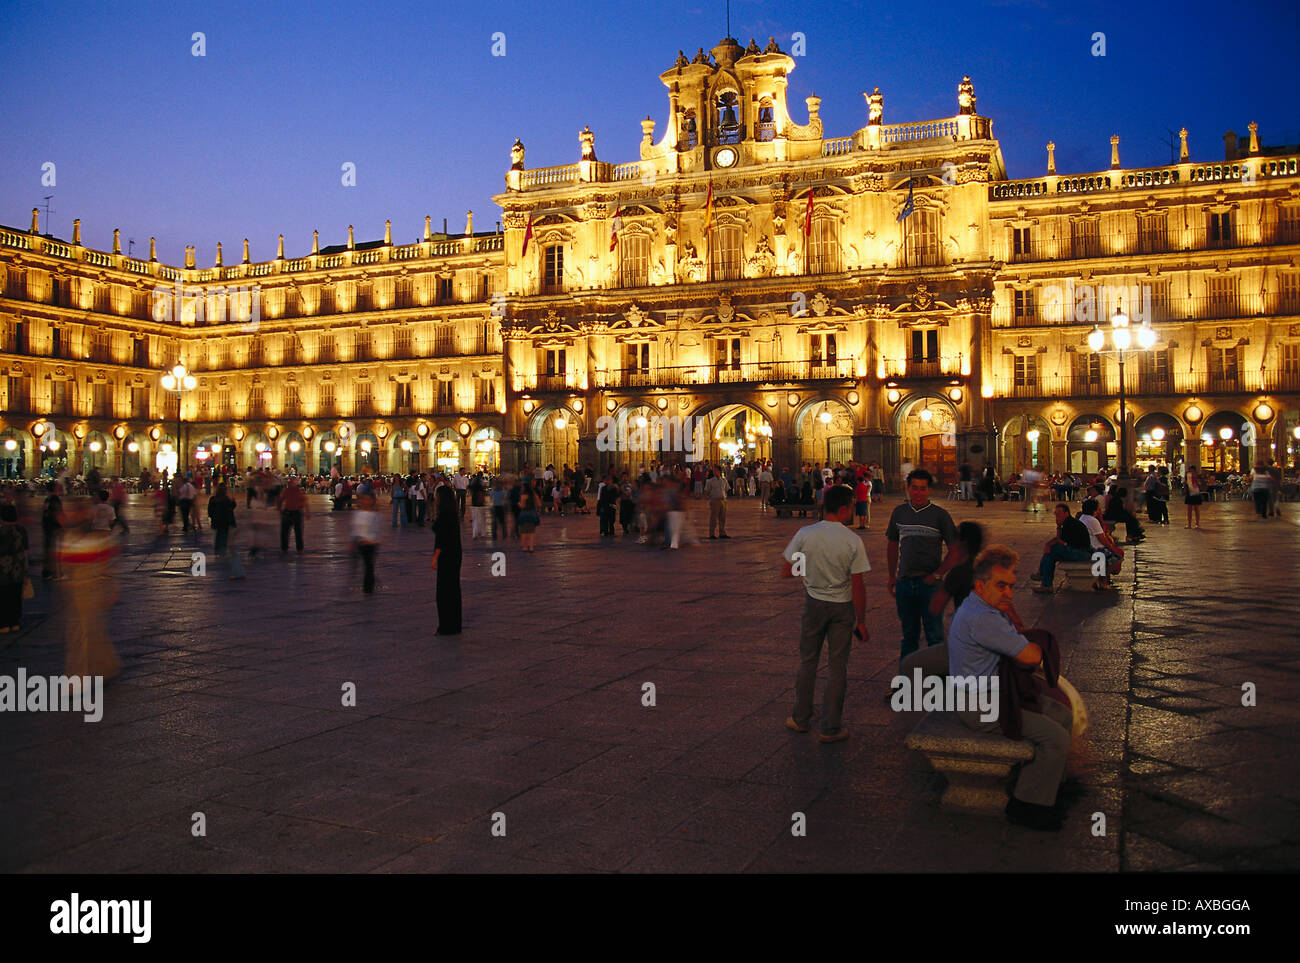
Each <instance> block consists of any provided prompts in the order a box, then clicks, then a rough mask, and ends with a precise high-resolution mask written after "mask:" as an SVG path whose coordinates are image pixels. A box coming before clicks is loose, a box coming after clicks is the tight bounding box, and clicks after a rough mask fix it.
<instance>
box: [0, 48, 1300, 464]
mask: <svg viewBox="0 0 1300 963" xmlns="http://www.w3.org/2000/svg"><path fill="white" fill-rule="evenodd" d="M793 69H795V60H794V59H793V58H792V57H790V56H788V55H787V54H786V53H784V52H782V51H781V50H780V49H779V47H778V46H777V44H775V43H774V42H769V44H768V45H767V46H766V47H760V46H759V45H757V44H755V43H753V42H752V41H751V42H750V44H749V45H748V47H742V46H741V45H740V44H738V43H736V42H735V41H734V40H730V39H728V40H724V41H722V42H721V43H719V44H718V45H717V46H716V47H714V48H713V49H712V51H711V52H710V53H705V52H704V51H703V50H700V51H699V52H698V53H697V54H696V55H695V56H694V57H693V58H688V57H687V56H685V55H684V54H679V56H678V58H677V60H676V62H675V63H674V64H673V65H672V66H671V67H670V68H669V69H668V70H666V71H665V72H664V73H663V74H662V75H661V78H660V79H661V80H662V81H663V83H664V85H665V87H666V89H667V94H668V112H667V116H666V119H665V120H664V122H663V126H662V128H661V129H659V130H658V133H656V129H657V128H658V127H659V125H658V124H657V123H656V122H655V121H654V120H652V119H651V118H646V119H645V120H643V121H641V131H642V142H641V148H640V157H639V158H638V159H636V160H632V161H629V162H626V163H609V162H606V161H601V160H599V159H598V157H597V152H596V136H595V134H594V133H593V132H592V131H591V130H590V129H584V130H583V131H581V132H578V138H577V140H578V143H577V148H578V151H577V158H578V159H577V160H576V161H575V162H573V163H569V164H565V165H562V166H558V167H543V168H536V169H529V168H528V167H527V166H526V165H525V157H524V153H525V152H524V145H523V144H522V143H521V142H520V141H518V140H516V141H515V145H514V147H513V149H512V150H511V166H510V169H509V171H508V172H507V174H506V177H505V181H506V187H505V190H504V191H503V192H502V193H501V194H499V195H497V196H496V197H495V198H494V200H495V201H496V203H497V204H498V205H499V206H500V207H501V208H502V210H503V216H502V222H501V223H502V225H503V227H504V230H503V231H501V232H500V233H496V232H488V233H484V232H477V233H476V232H475V231H474V230H473V225H472V223H468V224H467V225H466V230H465V232H464V233H463V234H461V235H456V236H450V235H447V234H446V233H445V230H444V232H442V233H438V234H435V233H433V232H432V230H431V228H430V226H429V223H428V220H427V219H426V227H425V232H424V237H423V239H422V240H420V241H418V242H416V243H413V244H406V245H401V244H394V243H392V239H391V237H390V236H388V231H386V232H385V238H384V240H382V241H375V242H366V243H354V241H353V240H352V237H351V230H349V238H348V241H347V243H346V244H345V245H338V246H337V247H326V248H323V249H319V247H318V244H316V243H313V246H312V251H311V253H310V254H308V255H306V256H304V257H296V258H286V257H285V256H284V250H283V240H281V242H280V249H279V251H278V252H277V256H276V257H275V258H274V259H273V260H269V261H261V262H253V261H252V260H251V259H250V257H249V252H248V245H247V242H245V244H244V250H243V252H242V257H240V258H232V259H231V260H232V262H233V261H237V262H238V263H231V264H229V265H227V264H223V263H222V256H221V252H220V249H218V251H217V258H216V262H217V263H216V264H215V265H214V266H213V267H210V268H204V269H200V268H198V267H197V266H196V265H195V255H194V253H193V251H192V250H191V251H190V252H188V253H187V257H186V264H185V265H184V266H179V267H173V266H168V265H163V264H160V263H159V262H158V261H157V260H156V259H155V258H154V257H153V252H152V250H151V252H150V257H149V258H148V259H147V260H145V259H138V258H133V257H130V256H126V255H123V254H122V253H121V251H120V245H119V244H118V243H117V242H116V241H115V243H114V245H113V250H112V251H111V252H99V251H93V250H90V249H88V248H85V247H83V246H82V245H81V241H80V236H79V235H80V229H79V226H78V227H75V228H74V233H73V237H72V239H71V240H70V241H63V240H59V239H55V238H52V237H49V236H48V235H41V234H40V233H39V230H38V225H37V221H36V215H35V213H33V220H32V225H31V228H30V229H29V230H27V231H21V230H17V229H4V230H0V363H3V365H4V367H5V380H4V382H3V383H2V384H0V388H3V391H4V397H3V416H2V418H3V423H2V424H0V468H3V469H4V471H5V472H7V473H10V474H12V473H13V472H15V471H16V470H18V469H19V468H20V467H21V469H22V470H23V471H24V472H25V473H26V474H28V475H31V474H34V473H35V472H36V471H37V470H38V469H39V468H41V467H42V466H45V467H46V468H50V467H55V466H57V465H59V464H61V463H62V462H63V460H64V459H66V460H67V462H68V463H69V467H70V468H71V469H72V470H74V471H82V470H85V469H86V468H88V467H89V466H90V465H92V464H94V465H97V466H98V467H99V468H100V469H101V471H103V470H107V471H109V472H119V471H120V472H122V473H123V474H127V475H134V474H136V473H137V472H138V471H139V469H140V468H141V467H149V468H154V467H156V465H157V464H158V459H159V455H160V454H161V455H162V459H163V462H164V463H169V458H170V459H171V460H172V461H174V456H171V455H169V453H168V451H167V450H166V446H171V451H173V452H174V450H175V447H176V443H177V439H176V437H175V435H176V397H175V395H173V394H171V393H169V392H167V391H166V390H164V389H163V388H162V386H161V382H160V375H161V374H162V372H163V371H164V370H165V369H169V368H171V367H172V366H173V365H175V364H178V363H182V364H184V365H186V366H187V368H188V369H189V371H190V373H191V374H192V375H193V377H194V378H195V386H194V389H193V390H192V391H189V392H187V393H186V394H185V395H184V397H183V400H182V405H183V408H182V418H183V431H182V435H183V442H184V448H185V456H186V460H189V461H193V460H194V459H195V457H199V458H203V457H209V458H218V459H222V460H224V461H225V462H227V463H233V464H236V465H239V466H247V465H250V464H256V463H259V462H260V463H263V464H267V463H269V464H271V465H273V466H276V467H284V466H289V465H293V466H296V467H298V468H299V469H302V470H306V471H318V470H328V468H329V466H330V465H332V464H333V465H337V466H338V467H339V468H340V469H341V470H343V471H345V472H358V471H364V470H394V469H397V468H405V467H407V466H410V465H417V464H418V465H429V464H433V463H435V462H438V461H441V463H442V464H444V465H447V466H451V465H454V464H485V465H488V466H489V467H496V466H498V465H499V466H501V467H505V468H516V467H518V466H521V465H523V464H525V463H528V464H530V465H537V464H542V465H545V464H547V463H554V464H555V465H556V466H557V467H558V466H560V465H562V464H565V463H568V464H571V465H572V464H575V463H579V462H581V463H583V464H587V463H591V464H593V465H596V466H598V467H601V468H604V467H613V466H624V465H626V466H628V467H631V468H634V469H635V468H636V467H639V465H641V464H645V463H647V462H648V461H649V460H650V458H651V457H653V453H652V452H628V451H617V450H615V451H604V450H601V449H602V448H603V447H607V446H604V445H600V444H598V439H599V438H600V437H601V431H602V426H603V425H607V422H603V421H602V420H601V419H602V417H604V418H609V419H613V420H615V421H618V422H621V423H623V424H626V425H628V426H636V425H638V424H640V419H642V418H644V419H646V424H647V425H648V432H649V434H650V435H651V436H652V437H651V438H650V439H649V440H650V441H651V442H653V441H654V440H655V437H654V436H657V434H659V433H662V432H663V431H664V430H665V428H667V430H669V431H671V430H672V429H671V424H670V423H668V422H665V421H664V419H677V418H680V419H683V420H682V422H679V423H678V424H679V425H680V426H684V428H685V430H686V431H688V432H689V433H690V434H691V439H692V441H693V444H692V446H691V447H692V449H693V451H694V453H695V454H697V455H698V456H699V457H703V458H711V459H715V460H717V459H720V458H726V459H729V458H733V457H737V456H743V457H745V458H748V459H752V458H755V457H767V456H770V457H772V458H774V459H775V460H776V462H777V464H778V467H784V466H787V465H790V466H794V465H797V464H798V463H800V462H804V461H807V462H827V461H829V462H832V463H833V462H835V461H848V460H849V459H857V460H859V461H879V462H881V463H882V464H883V465H884V466H885V468H886V470H887V472H888V473H890V477H891V481H892V480H893V478H894V476H893V474H892V473H895V472H897V471H898V470H899V469H900V468H901V467H902V466H903V465H904V464H905V463H912V464H917V465H928V466H929V467H931V468H932V469H934V470H935V471H936V472H937V473H938V474H939V475H940V476H941V477H942V478H943V479H945V480H951V479H952V478H953V477H954V474H955V472H956V468H957V466H958V465H959V464H960V463H961V462H962V461H963V460H966V459H969V460H970V462H971V463H972V464H973V465H976V466H978V465H981V464H983V463H984V462H985V460H986V459H990V458H992V459H994V461H995V464H996V465H997V467H998V468H999V470H1000V471H1002V472H1003V473H1004V474H1005V473H1009V472H1011V471H1015V470H1018V469H1020V468H1022V467H1024V466H1025V465H1026V464H1028V463H1029V462H1030V461H1031V460H1032V461H1037V462H1039V463H1041V464H1043V465H1044V466H1045V467H1047V468H1048V469H1049V470H1060V469H1064V468H1077V469H1080V470H1088V469H1092V468H1094V467H1097V466H1100V465H1102V464H1105V463H1107V461H1108V460H1109V461H1112V462H1114V461H1118V452H1117V442H1116V441H1115V439H1116V438H1117V435H1118V426H1119V418H1118V407H1119V405H1118V393H1119V382H1118V377H1119V373H1118V364H1117V361H1118V357H1117V356H1116V355H1115V354H1114V353H1113V352H1111V351H1109V350H1106V351H1103V352H1100V353H1099V352H1097V351H1094V350H1093V349H1092V347H1091V345H1090V343H1089V334H1090V333H1091V332H1093V330H1094V327H1096V326H1098V325H1099V326H1100V327H1101V328H1103V329H1106V330H1107V331H1109V330H1110V328H1111V322H1110V318H1111V316H1112V315H1113V314H1114V313H1115V311H1116V309H1117V308H1118V309H1122V311H1123V312H1124V314H1125V315H1127V316H1128V318H1129V319H1130V329H1131V330H1132V331H1133V332H1134V333H1135V335H1136V334H1142V335H1143V340H1146V339H1147V338H1148V337H1149V338H1150V339H1152V340H1154V345H1153V347H1152V348H1151V349H1150V350H1145V349H1143V350H1138V349H1137V342H1138V338H1137V337H1135V338H1134V339H1133V340H1134V350H1132V351H1130V352H1129V354H1128V356H1127V358H1126V362H1127V363H1126V365H1125V376H1126V377H1125V387H1126V394H1127V398H1126V401H1127V408H1128V412H1129V428H1130V430H1129V431H1128V432H1127V436H1128V441H1129V450H1128V459H1127V460H1128V462H1129V463H1130V464H1134V463H1138V462H1141V463H1146V462H1149V461H1152V460H1159V461H1165V462H1168V463H1169V464H1171V465H1179V464H1185V463H1203V464H1206V465H1214V466H1215V467H1219V466H1223V467H1225V468H1226V467H1234V466H1236V465H1237V464H1239V463H1241V462H1243V461H1249V460H1251V459H1253V458H1255V457H1258V456H1263V457H1268V456H1269V455H1273V456H1276V457H1278V458H1279V460H1290V458H1291V450H1292V447H1293V446H1297V445H1300V442H1297V441H1296V438H1295V436H1294V431H1295V430H1296V426H1297V422H1300V414H1298V412H1297V406H1298V399H1300V316H1298V312H1300V271H1298V270H1297V255H1298V254H1300V171H1297V159H1296V155H1297V154H1298V153H1300V148H1297V149H1289V150H1283V151H1276V150H1271V149H1269V148H1265V147H1261V145H1260V142H1259V139H1258V135H1257V132H1256V130H1255V128H1254V125H1253V124H1252V125H1251V128H1250V134H1249V136H1248V137H1246V136H1243V137H1242V138H1241V139H1240V140H1238V138H1237V137H1236V136H1235V135H1230V136H1229V137H1228V138H1227V140H1226V144H1227V150H1226V160H1225V161H1224V162H1222V163H1192V162H1191V161H1190V160H1189V159H1188V158H1189V153H1188V150H1187V141H1186V135H1185V134H1184V140H1183V150H1182V155H1183V156H1182V159H1181V160H1180V161H1179V162H1178V163H1174V164H1170V165H1168V166H1166V167H1159V168H1142V169H1127V168H1124V167H1122V166H1121V165H1120V161H1119V156H1118V144H1117V143H1113V144H1112V162H1111V167H1110V169H1108V170H1106V171H1101V172H1095V173H1089V174H1070V175H1059V174H1057V172H1056V171H1055V165H1054V162H1053V159H1052V150H1051V146H1050V145H1049V151H1048V170H1047V173H1046V174H1045V175H1044V176H1042V177H1037V178H1030V179H1026V180H1016V181H1011V180H1008V179H1007V177H1006V169H1005V165H1004V163H1003V158H1002V154H1001V149H1000V147H999V144H998V142H997V141H996V140H995V139H994V138H993V122H992V120H991V119H990V118H988V117H986V116H983V115H982V114H980V113H979V112H978V110H977V101H976V95H975V88H974V86H973V84H972V83H971V81H970V79H969V78H962V79H961V81H960V82H959V83H958V84H957V85H956V102H955V105H954V108H955V112H954V114H953V115H952V116H949V117H946V118H941V119H936V120H925V121H909V122H904V123H890V124H887V123H885V97H884V95H883V94H882V93H881V92H880V91H879V90H878V89H872V90H871V91H870V92H869V93H866V94H865V95H864V97H865V102H864V105H863V109H864V120H865V124H864V126H862V127H861V128H859V129H858V130H857V131H855V132H853V133H851V134H849V135H848V136H839V137H827V136H825V134H824V132H823V129H822V122H821V119H820V116H819V114H820V100H819V98H817V97H816V96H812V97H808V98H805V100H804V104H803V106H802V107H801V108H796V109H793V110H792V107H791V105H789V104H788V103H787V98H786V87H787V78H788V76H789V74H790V72H791V71H792V70H793ZM954 79H956V78H954ZM796 114H797V115H798V117H797V118H796V116H795V115H796ZM800 121H802V122H800ZM151 247H152V244H151ZM1144 325H1149V326H1150V334H1149V335H1147V334H1144V333H1143V326H1144ZM1105 347H1106V348H1107V349H1109V348H1110V344H1107V345H1106V346H1105ZM686 419H689V421H687V420H686ZM51 441H53V442H55V443H56V445H51V444H50V442H51ZM673 441H680V438H679V437H674V438H673ZM200 447H201V448H202V451H198V449H199V448H200ZM668 457H670V458H673V459H674V460H676V459H677V458H680V457H682V455H681V454H680V453H677V452H672V453H670V454H669V455H668Z"/></svg>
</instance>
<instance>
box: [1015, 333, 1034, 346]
mask: <svg viewBox="0 0 1300 963" xmlns="http://www.w3.org/2000/svg"><path fill="white" fill-rule="evenodd" d="M1033 346H1034V339H1033V338H1031V337H1029V336H1028V335H1025V334H1022V335H1021V336H1020V337H1018V338H1017V339H1016V347H1017V348H1032V347H1033Z"/></svg>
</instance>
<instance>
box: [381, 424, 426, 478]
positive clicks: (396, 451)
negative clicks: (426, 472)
mask: <svg viewBox="0 0 1300 963" xmlns="http://www.w3.org/2000/svg"><path fill="white" fill-rule="evenodd" d="M389 444H390V445H391V446H392V447H391V448H390V449H389V457H388V465H389V467H390V468H391V469H392V470H393V471H395V472H403V473H410V472H413V471H417V472H418V471H419V470H420V468H421V463H420V437H419V435H417V434H416V433H415V432H413V431H412V430H411V429H410V428H402V429H400V430H399V431H395V432H393V435H392V437H391V438H390V439H389Z"/></svg>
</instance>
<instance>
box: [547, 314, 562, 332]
mask: <svg viewBox="0 0 1300 963" xmlns="http://www.w3.org/2000/svg"><path fill="white" fill-rule="evenodd" d="M560 320H561V319H560V316H559V315H558V314H556V313H555V311H554V310H551V311H547V312H546V317H544V318H542V327H544V328H545V329H546V330H547V331H558V330H559V329H560Z"/></svg>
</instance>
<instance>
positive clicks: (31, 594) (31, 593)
mask: <svg viewBox="0 0 1300 963" xmlns="http://www.w3.org/2000/svg"><path fill="white" fill-rule="evenodd" d="M35 597H36V589H34V588H32V580H31V579H30V578H24V579H23V598H24V599H30V598H35Z"/></svg>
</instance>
